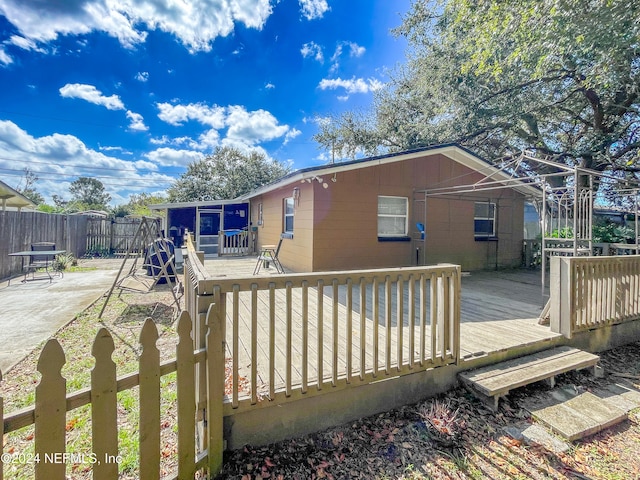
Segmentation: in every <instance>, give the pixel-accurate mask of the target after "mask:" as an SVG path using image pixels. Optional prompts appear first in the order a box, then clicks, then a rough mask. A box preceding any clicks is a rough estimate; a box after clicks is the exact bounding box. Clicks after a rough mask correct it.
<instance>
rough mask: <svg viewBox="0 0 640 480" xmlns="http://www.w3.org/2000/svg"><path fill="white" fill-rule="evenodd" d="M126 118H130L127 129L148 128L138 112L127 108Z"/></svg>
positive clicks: (140, 129) (144, 130)
mask: <svg viewBox="0 0 640 480" xmlns="http://www.w3.org/2000/svg"><path fill="white" fill-rule="evenodd" d="M127 118H128V119H129V120H131V123H130V124H129V130H135V131H137V132H146V131H147V130H149V127H147V126H146V125H145V124H144V118H143V117H142V115H140V114H139V113H135V112H132V111H131V110H127Z"/></svg>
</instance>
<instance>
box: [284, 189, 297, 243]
mask: <svg viewBox="0 0 640 480" xmlns="http://www.w3.org/2000/svg"><path fill="white" fill-rule="evenodd" d="M289 204H290V205H291V213H287V206H288V205H289ZM287 218H291V230H287ZM294 228H295V203H294V198H293V197H287V198H284V199H283V200H282V232H283V233H290V234H292V235H293V229H294Z"/></svg>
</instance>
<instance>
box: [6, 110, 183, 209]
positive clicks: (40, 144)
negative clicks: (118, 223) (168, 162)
mask: <svg viewBox="0 0 640 480" xmlns="http://www.w3.org/2000/svg"><path fill="white" fill-rule="evenodd" d="M118 148H119V147H101V149H102V150H103V151H105V152H115V151H116V150H117V149H118ZM26 159H28V161H27V160H26ZM145 162H146V161H145ZM27 166H28V167H29V169H30V170H32V171H33V172H34V173H35V174H36V175H37V176H38V177H39V178H40V180H39V181H38V183H37V184H36V189H37V190H38V191H39V192H40V193H42V195H44V196H45V198H47V197H50V196H51V195H52V194H58V195H62V196H63V197H68V188H69V184H70V182H72V181H73V180H75V179H76V178H78V177H79V176H86V177H94V178H97V179H99V180H100V181H101V182H102V183H103V184H104V185H105V188H106V189H107V191H108V192H109V193H110V194H111V195H112V197H114V201H115V199H116V198H118V197H119V196H120V193H122V194H123V195H125V196H126V195H128V192H130V191H148V190H149V189H154V190H155V189H163V188H167V187H168V186H169V185H171V183H172V182H173V180H174V179H173V178H172V177H169V176H167V175H163V174H160V173H157V172H153V171H151V170H154V169H156V168H157V167H156V166H155V165H154V164H149V163H148V162H147V163H137V162H132V161H129V160H123V159H120V158H117V157H115V156H110V155H108V154H105V153H102V152H99V151H96V150H93V149H91V148H89V147H88V146H87V145H85V144H84V143H83V142H82V141H81V140H80V139H78V138H77V137H74V136H73V135H61V134H57V133H56V134H52V135H46V136H42V137H33V136H32V135H30V134H29V133H27V132H26V131H24V130H22V129H21V128H20V127H19V126H18V125H16V124H15V123H13V122H11V121H0V168H3V169H9V170H10V171H13V170H18V169H22V168H23V167H27ZM16 175H19V173H18V172H16ZM119 192H120V193H119Z"/></svg>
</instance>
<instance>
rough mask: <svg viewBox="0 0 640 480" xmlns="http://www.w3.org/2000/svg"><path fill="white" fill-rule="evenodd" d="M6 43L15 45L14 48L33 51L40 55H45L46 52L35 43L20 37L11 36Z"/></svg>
mask: <svg viewBox="0 0 640 480" xmlns="http://www.w3.org/2000/svg"><path fill="white" fill-rule="evenodd" d="M7 43H10V44H12V45H15V46H16V47H19V48H21V49H23V50H33V51H36V52H40V53H46V50H45V49H44V48H40V47H38V45H37V44H36V42H34V41H33V40H31V39H29V38H24V37H21V36H20V35H11V38H10V39H9V41H8V42H7Z"/></svg>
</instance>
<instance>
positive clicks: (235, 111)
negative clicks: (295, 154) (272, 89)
mask: <svg viewBox="0 0 640 480" xmlns="http://www.w3.org/2000/svg"><path fill="white" fill-rule="evenodd" d="M157 107H158V110H160V113H159V114H158V117H159V118H160V119H161V120H163V121H164V122H167V123H169V124H170V125H173V126H176V127H179V126H182V125H183V124H184V123H186V122H187V121H196V122H199V123H201V124H202V125H204V126H207V127H210V128H209V129H208V130H206V131H204V132H203V133H202V134H200V136H199V137H198V140H197V142H196V141H194V140H191V139H189V142H185V144H186V145H189V146H190V148H194V149H198V150H209V149H212V148H214V147H216V146H218V145H223V144H229V143H230V142H231V143H233V144H234V145H235V144H238V143H242V144H244V145H248V146H255V145H257V144H258V143H260V142H265V141H270V140H273V139H276V138H279V137H282V136H284V135H286V134H287V132H289V130H290V127H289V126H288V125H279V123H278V119H277V118H276V117H274V116H273V115H272V114H271V113H270V112H267V111H266V110H255V111H247V109H246V108H245V107H243V106H240V105H230V106H227V107H220V106H218V105H213V106H208V105H206V104H204V103H195V104H193V103H191V104H188V105H179V104H175V105H174V104H170V103H158V104H157ZM225 128H226V134H225V135H224V137H223V133H225V132H223V131H224V129H225ZM221 139H222V140H221ZM152 142H153V143H154V144H156V145H167V144H173V145H176V141H175V139H174V140H172V141H169V140H168V139H166V138H165V137H163V138H161V139H154V140H152Z"/></svg>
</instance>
